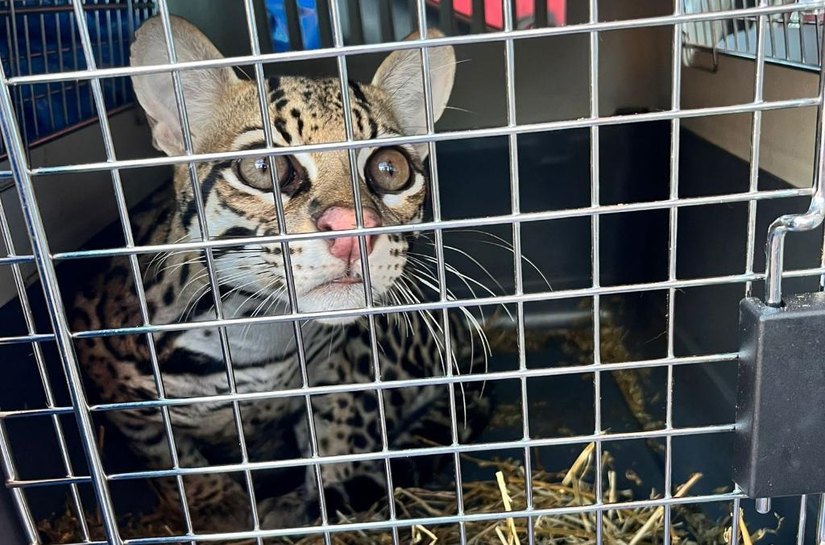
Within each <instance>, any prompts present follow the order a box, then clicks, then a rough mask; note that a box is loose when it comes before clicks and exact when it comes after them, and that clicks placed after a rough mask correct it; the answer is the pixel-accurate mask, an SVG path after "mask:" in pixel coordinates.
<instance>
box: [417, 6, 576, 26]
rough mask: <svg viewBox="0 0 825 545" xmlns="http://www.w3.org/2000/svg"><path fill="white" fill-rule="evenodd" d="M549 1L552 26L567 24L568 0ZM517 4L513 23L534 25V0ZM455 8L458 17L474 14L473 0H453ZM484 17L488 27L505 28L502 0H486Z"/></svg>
mask: <svg viewBox="0 0 825 545" xmlns="http://www.w3.org/2000/svg"><path fill="white" fill-rule="evenodd" d="M546 1H547V22H548V24H549V25H551V26H563V25H564V24H565V9H564V8H565V4H566V3H567V0H546ZM428 3H430V4H433V5H439V4H440V3H441V0H428ZM513 3H514V4H515V6H516V20H515V21H514V22H513V25H514V26H515V27H516V28H527V27H532V26H533V8H534V6H535V1H534V0H513ZM453 10H454V11H455V14H456V16H457V17H460V18H461V19H465V20H469V19H472V16H473V2H472V0H453ZM484 18H485V19H486V21H485V22H486V24H487V26H488V27H490V28H493V29H495V30H502V29H503V28H504V18H503V10H502V1H501V0H484Z"/></svg>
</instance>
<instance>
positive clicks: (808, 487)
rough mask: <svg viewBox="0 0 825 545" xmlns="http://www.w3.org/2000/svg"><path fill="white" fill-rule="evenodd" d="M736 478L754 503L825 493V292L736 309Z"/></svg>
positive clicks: (755, 302) (751, 303)
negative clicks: (738, 344)
mask: <svg viewBox="0 0 825 545" xmlns="http://www.w3.org/2000/svg"><path fill="white" fill-rule="evenodd" d="M739 328H740V335H741V348H740V352H739V386H738V394H737V406H736V434H735V440H734V458H733V479H734V481H735V482H736V483H737V484H738V485H739V487H740V488H741V489H742V490H743V492H744V493H745V494H747V495H748V496H749V497H751V498H770V497H778V496H797V495H801V494H814V493H822V492H825V293H822V292H818V293H805V294H800V295H794V296H790V297H787V298H786V299H785V300H784V306H782V307H779V308H777V307H772V306H768V305H766V304H765V303H764V302H762V301H760V300H759V299H755V298H747V299H743V300H742V302H741V303H740V305H739Z"/></svg>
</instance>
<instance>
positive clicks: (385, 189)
mask: <svg viewBox="0 0 825 545" xmlns="http://www.w3.org/2000/svg"><path fill="white" fill-rule="evenodd" d="M364 174H365V175H366V177H367V181H368V182H369V184H370V186H371V187H372V188H373V190H375V191H377V192H378V193H398V192H399V191H403V190H405V189H407V188H408V187H409V186H410V184H411V183H412V179H413V169H412V165H410V159H409V157H408V156H407V154H406V153H405V152H404V151H403V150H401V149H400V148H380V149H378V150H376V151H375V152H374V153H373V154H372V155H370V157H369V159H367V165H366V168H365V169H364Z"/></svg>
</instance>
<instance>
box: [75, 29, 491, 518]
mask: <svg viewBox="0 0 825 545" xmlns="http://www.w3.org/2000/svg"><path fill="white" fill-rule="evenodd" d="M172 31H173V35H174V39H175V45H176V53H177V59H178V61H190V60H202V59H212V58H218V57H220V54H219V53H218V51H217V50H216V49H215V48H214V46H213V45H212V44H211V43H210V42H209V41H208V40H207V39H206V38H205V37H204V36H203V35H202V34H201V33H200V32H199V31H198V30H197V29H196V28H195V27H193V26H192V25H191V24H189V23H187V22H186V21H185V20H183V19H179V18H173V19H172ZM165 43H166V41H165V38H164V33H163V30H162V25H161V21H160V20H159V19H152V20H149V21H148V22H147V23H146V24H145V25H144V26H143V27H142V28H141V29H139V30H138V32H137V37H136V41H135V43H134V44H133V46H132V64H133V65H151V64H158V63H164V62H167V61H168V57H167V53H166V51H167V50H166V46H165ZM418 55H419V53H418V51H408V52H396V53H393V54H392V55H390V56H389V57H388V59H387V60H385V62H384V63H383V64H382V66H381V67H380V68H379V70H378V72H377V73H376V77H375V79H374V80H373V82H372V84H362V83H356V82H351V83H350V84H349V97H350V103H351V111H350V112H349V114H348V115H350V118H351V120H352V128H353V131H354V137H355V138H356V139H366V138H370V139H374V138H381V137H388V136H396V135H403V134H414V133H418V132H421V131H422V130H423V129H424V125H425V123H424V117H423V115H424V113H423V112H424V108H423V102H422V101H423V93H422V91H421V66H420V64H419V60H418ZM430 55H431V63H432V67H433V72H432V74H433V77H432V79H433V86H434V87H433V89H434V92H433V97H432V98H433V103H434V109H435V111H436V113H437V114H438V115H440V114H441V112H442V111H443V109H444V107H445V105H446V101H447V98H448V97H449V93H450V90H451V87H452V80H453V70H454V67H453V65H454V57H453V53H452V49H451V48H437V49H433V50H432V52H431V54H430ZM134 84H135V91H136V94H137V97H138V99H139V101H140V103H141V105H142V106H143V108H144V110H145V112H146V115H147V118H148V119H149V121H150V124H151V125H152V135H153V139H154V144H155V146H156V147H157V148H158V149H160V150H162V151H164V152H165V153H167V154H170V155H177V154H181V153H183V152H184V151H185V150H186V148H187V146H188V143H187V142H186V141H185V140H184V138H183V135H182V131H181V126H180V123H179V117H178V112H177V108H176V105H175V103H174V98H173V97H174V84H173V80H172V78H171V77H170V75H169V74H168V73H161V74H150V75H143V76H139V77H135V78H134ZM180 84H181V88H182V91H183V94H184V98H185V102H186V111H187V112H186V113H187V117H188V120H189V125H190V128H191V144H192V148H193V149H192V151H195V152H198V153H209V152H220V151H234V150H248V149H255V148H262V147H264V146H265V135H264V130H263V127H262V124H261V114H260V109H259V96H258V88H257V86H256V84H255V83H254V82H250V81H246V80H243V79H240V78H238V77H237V76H236V75H235V73H234V72H233V71H232V69H230V68H219V69H210V70H195V71H191V70H190V71H183V72H181V77H180ZM265 91H266V94H267V95H266V97H264V100H265V103H266V104H267V106H268V112H267V114H268V118H269V120H270V121H271V128H272V135H273V139H274V145H275V146H281V147H283V146H294V145H300V144H317V143H323V142H336V141H344V140H346V132H345V125H344V123H343V115H344V105H343V102H342V99H341V88H340V85H339V82H338V80H337V79H307V78H300V77H280V78H279V77H272V78H270V79H269V80H267V82H266V85H265ZM402 150H403V153H404V154H405V155H406V156H407V157H408V158H409V164H410V168H411V169H412V182H411V183H410V185H409V187H407V188H406V189H405V190H404V191H401V192H399V193H392V194H381V193H380V192H377V191H375V189H374V188H373V187H371V186H370V184H369V183H368V181H367V180H366V179H365V176H364V168H365V162H366V161H367V158H368V157H370V154H372V153H373V152H374V151H375V148H366V149H361V150H358V151H357V154H356V163H357V165H358V169H359V171H358V176H359V180H360V183H359V191H360V200H361V203H362V204H363V206H364V207H365V208H367V209H370V210H372V211H373V212H374V213H375V215H376V217H378V218H380V221H381V223H382V224H383V225H397V224H410V223H415V222H419V221H420V220H421V218H422V216H423V208H424V203H425V200H426V194H427V179H426V175H425V169H424V160H425V158H426V151H427V148H426V146H403V147H402ZM293 158H294V160H295V161H297V163H298V164H299V165H300V168H301V169H302V171H303V173H304V174H303V177H302V178H301V179H300V182H299V183H296V185H295V187H294V188H292V189H291V190H290V191H289V192H288V194H287V193H286V192H285V193H282V195H281V200H282V203H283V209H284V212H285V219H286V229H287V231H288V232H290V233H312V232H315V231H317V230H318V227H317V220H318V217H319V216H320V215H321V214H323V213H324V211H326V210H328V209H330V208H331V207H347V208H352V207H353V206H354V198H353V194H352V186H351V182H350V180H351V173H350V163H349V157H348V154H347V152H346V151H327V152H323V153H297V154H295V155H294V156H293ZM193 174H194V175H195V177H196V178H197V182H198V184H197V186H198V188H199V189H198V190H199V191H200V193H201V194H200V196H199V199H196V198H195V197H196V195H195V193H194V190H193V185H192V183H191V177H192V175H193ZM198 200H200V201H201V202H202V203H203V209H204V212H205V214H204V215H205V218H202V217H201V215H200V213H199V210H198V206H197V201H198ZM275 210H276V201H275V197H274V194H273V192H272V191H271V190H269V191H262V190H259V189H255V188H254V187H250V185H248V184H246V183H245V182H244V180H243V179H242V178H241V177H240V176H239V174H238V166H237V163H236V162H233V161H231V160H230V161H211V162H204V163H198V164H196V165H195V166H194V167H192V168H191V169H190V167H189V166H188V165H180V166H177V167H176V168H175V173H174V184H173V187H170V188H167V189H162V190H159V191H158V192H156V193H155V194H154V195H153V196H152V197H151V198H150V199H149V200H148V201H147V202H146V203H144V204H143V205H142V207H141V209H140V210H138V211H137V212H136V213H135V215H134V217H133V221H132V229H133V233H134V237H135V240H136V242H137V243H138V244H139V245H147V244H151V245H154V244H168V243H177V242H182V241H193V240H199V239H200V238H201V229H202V223H201V222H202V220H203V219H205V220H206V226H207V228H208V231H209V235H210V236H211V237H212V238H216V239H227V238H239V237H241V238H244V239H254V238H255V237H258V236H269V235H276V234H278V233H279V232H280V230H279V227H278V221H277V216H276V213H275ZM247 242H249V241H247ZM410 243H411V240H410V238H409V237H406V236H401V235H381V236H378V237H377V238H376V239H375V240H374V243H373V247H372V253H371V254H370V255H369V259H368V261H369V270H370V277H371V282H372V288H373V297H374V299H375V301H376V302H377V303H379V304H384V303H391V302H393V301H403V302H410V301H412V300H417V299H419V298H420V297H421V292H422V290H421V289H420V287H419V286H416V285H414V284H411V283H410V282H409V281H408V280H405V279H404V278H403V276H402V275H403V274H404V271H405V267H406V266H407V260H408V250H409V245H410ZM282 250H283V247H282V246H281V245H280V244H279V243H259V242H257V241H253V242H252V243H247V244H244V245H238V246H234V247H221V248H217V249H214V250H213V251H211V255H207V254H206V252H205V251H202V250H199V251H192V250H186V251H172V252H167V253H164V254H161V255H143V256H141V257H140V262H139V269H140V271H139V272H140V275H141V278H139V279H135V278H133V275H132V270H131V268H130V263H129V261H128V260H127V259H125V258H124V259H115V260H113V261H112V262H111V264H110V265H109V266H108V268H107V269H106V271H105V272H104V273H103V274H101V275H100V276H98V277H95V278H94V279H92V280H91V281H90V283H89V285H88V287H87V288H85V289H84V290H82V291H81V292H79V293H78V294H77V298H76V302H75V305H74V308H75V320H74V327H75V330H78V331H81V330H99V329H106V328H118V327H126V326H139V325H143V323H144V320H143V315H142V312H141V305H140V300H139V299H138V296H137V293H136V290H135V282H136V281H138V282H142V285H143V289H144V291H145V294H146V311H147V312H148V321H149V323H152V324H172V323H178V322H184V321H192V322H199V321H203V320H213V319H216V318H219V317H223V318H230V319H231V318H237V317H249V316H256V315H260V314H265V315H274V314H280V313H284V312H286V311H287V309H288V307H289V304H288V302H289V296H288V289H287V288H288V286H287V282H286V279H285V272H284V269H285V266H286V260H285V259H284V258H285V256H284V255H283V251H282ZM289 258H290V261H291V265H292V270H293V273H294V280H295V282H294V290H295V295H296V296H297V303H298V308H299V310H300V311H304V312H317V311H328V310H336V309H351V308H359V307H362V306H363V305H364V291H363V283H362V282H360V275H361V265H360V260H357V261H355V262H348V261H346V260H342V259H337V258H334V257H333V256H332V255H331V254H330V242H329V241H327V240H322V239H315V240H302V241H299V242H292V243H290V244H289ZM207 261H212V262H213V265H214V270H215V273H216V278H217V281H218V283H219V284H220V290H219V291H220V296H219V298H220V299H221V303H222V304H221V305H220V306H221V310H222V313H221V314H220V315H219V314H218V313H217V312H216V310H215V300H216V299H217V298H218V297H216V296H215V295H213V293H212V286H211V284H210V279H209V274H208V270H207ZM342 277H343V278H349V279H351V280H353V281H352V282H349V283H341V282H338V283H331V281H333V280H335V279H339V278H342ZM438 316H440V315H436V316H435V317H434V316H433V315H427V314H421V313H409V314H406V315H403V316H400V315H399V316H395V317H393V316H387V317H379V318H378V319H377V320H376V326H377V327H376V339H375V341H376V342H377V346H378V347H379V350H378V352H377V354H378V356H377V358H378V371H379V375H380V376H379V377H376V376H375V366H374V361H373V357H372V350H371V346H372V342H373V340H372V339H371V338H370V334H369V328H368V327H367V321H366V320H365V319H356V318H335V319H325V320H310V321H306V322H304V323H302V324H301V328H300V332H301V335H302V337H303V339H302V341H303V342H302V345H303V356H304V357H305V359H306V361H307V380H308V383H309V385H311V386H320V385H342V384H365V383H370V382H373V381H375V380H376V379H378V380H381V381H382V382H392V381H396V380H402V379H410V378H423V377H432V376H438V375H443V374H444V373H445V371H446V367H445V366H446V365H448V364H453V362H455V365H456V372H462V371H463V372H466V371H467V369H468V367H469V366H471V365H472V364H473V362H474V359H477V356H478V355H480V353H481V350H479V349H478V348H476V349H475V354H473V353H472V350H471V347H472V341H471V338H470V334H469V333H468V331H467V327H466V320H465V319H464V317H463V316H462V315H461V313H460V312H457V314H455V315H454V314H453V313H450V315H449V319H450V324H451V327H450V330H451V333H452V338H451V340H452V347H453V355H452V356H451V357H446V356H445V353H444V339H443V336H442V335H441V334H440V330H441V322H440V318H439V317H438ZM295 335H296V331H295V328H294V326H293V324H291V323H290V322H278V323H267V324H254V325H249V324H242V325H230V326H227V327H225V328H223V329H219V328H212V327H205V328H203V327H202V328H192V329H188V330H185V331H172V332H161V333H155V334H154V335H153V336H152V341H153V343H150V342H149V339H148V338H147V337H146V336H144V335H132V336H122V335H121V336H117V335H115V336H101V337H94V338H90V339H85V340H80V341H78V346H77V350H78V353H79V355H80V358H81V359H82V361H83V363H84V365H85V368H86V371H87V373H88V376H89V377H90V378H91V380H92V382H93V384H94V385H95V386H96V389H97V393H98V395H99V397H100V399H101V400H102V401H104V402H123V401H135V400H149V399H157V398H158V397H159V396H160V395H161V394H162V395H163V396H165V397H167V398H175V399H177V398H186V397H197V398H198V399H197V400H195V401H196V402H193V403H191V404H186V405H178V404H175V405H173V406H171V407H170V409H169V415H170V417H171V426H172V429H173V430H174V438H175V442H176V446H177V453H176V454H177V457H178V462H179V464H180V466H181V467H199V466H205V465H214V464H223V463H238V462H240V461H241V459H242V458H241V451H240V449H239V437H238V434H237V432H236V421H235V417H234V411H233V405H232V403H229V402H226V401H220V400H217V401H215V400H209V399H207V398H208V396H213V395H216V394H224V393H227V392H230V391H231V390H232V389H233V388H234V389H235V390H236V391H238V392H241V393H264V392H277V391H283V390H290V395H289V396H286V397H272V396H266V395H262V396H258V397H256V398H255V400H244V401H243V402H240V403H239V408H240V414H241V426H242V430H243V435H244V438H245V442H246V446H247V449H248V456H249V459H250V461H252V462H266V461H272V460H288V459H291V458H301V457H303V458H308V457H310V456H312V455H313V454H317V455H319V456H332V455H341V454H352V453H358V452H370V451H380V450H381V449H382V447H383V443H382V441H383V439H382V436H383V435H384V433H386V436H387V439H388V441H389V447H390V448H392V449H398V448H407V447H410V446H415V445H420V443H419V442H418V441H419V439H418V437H419V436H426V437H429V438H430V439H431V440H436V441H441V442H449V441H451V440H452V439H451V429H450V417H449V410H448V409H449V390H448V388H447V386H446V385H434V384H424V385H423V386H420V387H409V388H390V389H386V390H383V393H382V394H381V396H382V399H381V403H382V405H383V407H384V410H385V412H386V420H385V424H386V427H385V429H383V428H382V425H381V424H382V422H381V420H380V418H379V399H378V397H377V394H376V392H375V390H374V389H365V390H363V391H359V392H336V393H333V394H327V395H317V396H313V397H312V398H311V408H312V414H313V418H314V420H313V424H314V426H313V427H314V432H315V435H316V439H317V445H318V452H313V451H312V448H311V441H310V435H311V434H310V428H309V421H308V419H307V406H306V399H305V397H304V396H303V395H300V391H299V389H300V387H301V386H302V384H303V377H302V372H301V366H300V365H299V363H298V362H299V358H300V355H299V352H298V342H296V336H295ZM225 352H228V353H229V356H230V360H231V367H228V366H227V363H226V361H225V358H224V353H225ZM155 362H157V367H158V370H159V371H160V372H161V375H162V384H157V383H156V381H155V378H154V376H155V375H154V372H155ZM161 390H162V391H161ZM465 394H466V398H467V399H473V400H475V399H476V398H474V397H473V396H471V395H469V394H468V393H467V392H465ZM107 414H108V416H109V417H110V419H111V420H112V422H113V423H114V424H115V425H117V426H118V428H119V429H120V430H121V431H123V432H124V434H125V435H126V436H127V438H128V439H129V440H130V442H131V445H132V447H133V448H134V450H135V451H136V452H137V453H138V454H139V455H140V456H141V457H142V458H143V459H144V460H145V461H146V463H147V464H148V465H149V467H151V468H168V467H171V466H172V462H173V460H172V457H171V454H170V447H169V444H168V442H167V437H166V436H167V434H166V429H165V422H164V419H163V415H162V413H161V412H160V410H159V409H156V408H139V409H128V410H118V411H111V412H108V413H107ZM459 428H460V429H458V430H457V432H458V433H459V435H460V436H464V435H466V433H467V429H465V428H464V427H463V426H461V425H460V426H459ZM399 463H400V462H399ZM320 467H321V471H320V473H321V475H320V477H321V481H322V482H323V484H324V487H325V494H324V496H325V498H326V500H327V502H328V506H329V508H330V509H338V508H341V507H342V506H351V507H358V506H359V504H360V505H362V506H363V505H366V504H368V503H369V502H371V501H374V500H375V499H377V498H378V497H380V494H381V490H382V487H383V486H384V482H385V481H384V475H385V471H384V468H383V462H380V461H376V462H361V463H358V462H355V463H327V464H323V465H321V466H320ZM301 472H302V473H303V475H302V476H301V475H299V476H298V478H297V480H296V481H295V482H292V481H289V480H288V479H287V478H286V477H285V476H283V474H282V473H278V474H277V475H276V477H277V478H276V479H275V485H266V484H261V485H260V486H256V488H257V489H258V490H257V499H258V504H259V506H260V508H261V512H260V513H259V515H260V517H261V519H262V521H263V524H264V526H267V527H281V526H293V525H297V524H302V523H304V522H306V521H307V520H309V518H311V517H312V516H313V515H315V514H317V511H318V505H319V504H318V499H319V497H320V494H319V490H318V487H317V475H316V474H315V472H314V471H313V469H312V467H311V466H309V465H305V469H302V470H301ZM414 475H415V473H414V472H411V471H409V470H408V469H405V470H403V471H401V470H399V471H397V472H396V473H395V476H396V479H397V480H396V484H404V482H405V481H404V477H411V476H414ZM265 476H266V472H263V471H256V472H253V480H254V481H255V484H256V485H258V484H259V483H258V481H259V480H260V481H261V482H263V481H264V477H265ZM239 477H240V476H239V475H234V474H232V475H230V474H226V473H206V474H197V475H188V476H187V477H186V478H184V486H185V488H186V495H187V502H188V505H189V508H190V510H191V512H192V514H193V517H194V519H195V521H196V524H197V525H198V527H197V528H196V529H197V530H218V531H229V530H240V529H245V528H249V525H250V524H251V522H250V520H251V518H250V511H249V505H250V502H249V495H248V492H249V491H248V490H246V488H245V483H244V481H243V479H241V478H239ZM158 486H159V489H160V491H161V497H162V499H163V500H164V501H166V502H168V503H169V504H170V505H171V504H175V502H176V501H178V499H179V498H178V497H177V493H178V492H177V490H178V489H177V485H176V482H175V481H174V480H173V479H166V480H163V479H161V480H160V481H159V482H158ZM356 491H357V493H356Z"/></svg>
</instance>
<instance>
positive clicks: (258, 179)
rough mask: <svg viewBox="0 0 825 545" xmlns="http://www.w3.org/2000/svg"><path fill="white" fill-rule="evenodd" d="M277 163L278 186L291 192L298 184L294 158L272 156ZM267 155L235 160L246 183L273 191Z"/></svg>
mask: <svg viewBox="0 0 825 545" xmlns="http://www.w3.org/2000/svg"><path fill="white" fill-rule="evenodd" d="M272 160H273V161H274V163H275V172H276V174H277V181H278V187H279V188H281V192H283V193H287V194H289V193H290V192H291V191H292V190H293V189H294V187H293V186H297V181H298V178H299V176H298V169H296V167H295V164H294V162H293V160H292V159H291V158H289V157H286V156H283V155H276V156H275V157H273V158H272ZM269 165H270V163H269V159H268V158H267V157H245V158H243V159H237V160H236V161H235V172H236V173H237V175H238V177H239V178H240V179H241V181H242V182H244V183H245V184H246V185H248V186H251V187H254V188H255V189H259V190H261V191H272V176H271V175H270V173H269Z"/></svg>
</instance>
